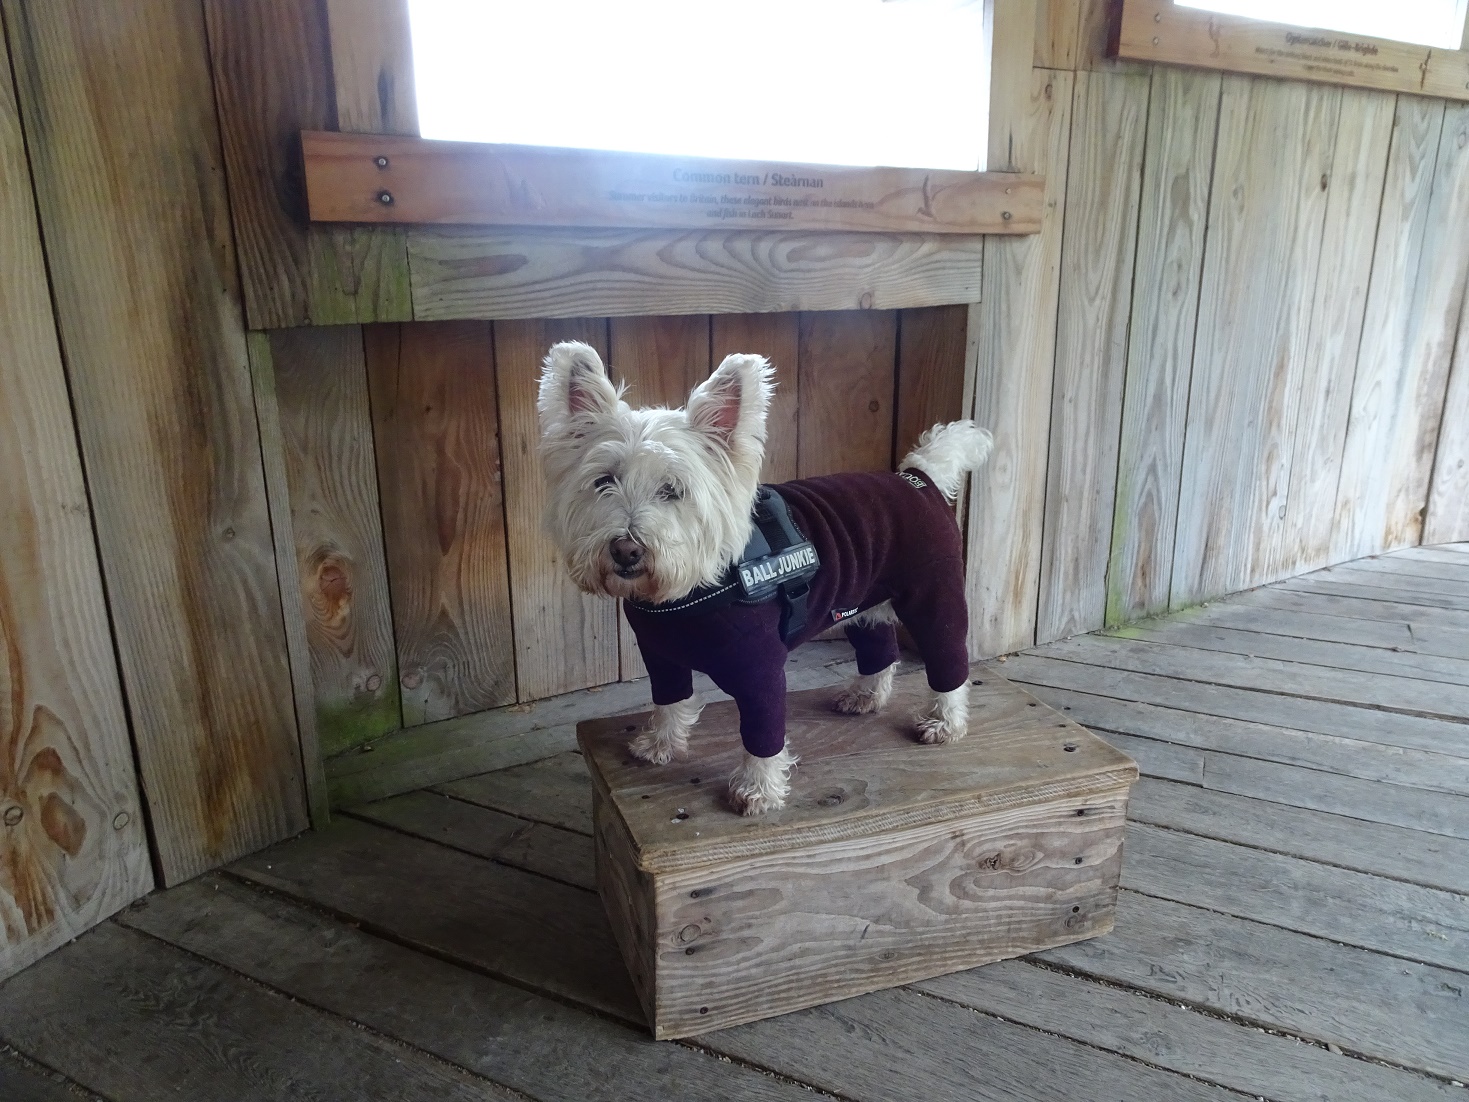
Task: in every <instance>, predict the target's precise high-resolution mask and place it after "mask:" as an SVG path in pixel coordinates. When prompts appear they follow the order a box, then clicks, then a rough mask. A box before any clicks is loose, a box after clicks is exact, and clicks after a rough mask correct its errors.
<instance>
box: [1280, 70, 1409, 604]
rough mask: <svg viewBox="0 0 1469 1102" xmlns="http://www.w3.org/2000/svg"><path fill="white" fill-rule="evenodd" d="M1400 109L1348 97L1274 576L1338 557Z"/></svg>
mask: <svg viewBox="0 0 1469 1102" xmlns="http://www.w3.org/2000/svg"><path fill="white" fill-rule="evenodd" d="M1395 106H1396V97H1395V96H1393V95H1390V94H1388V93H1384V92H1370V91H1363V90H1360V89H1344V90H1343V92H1342V105H1341V119H1340V121H1339V123H1338V124H1337V136H1336V149H1335V152H1334V155H1333V158H1332V165H1331V175H1330V179H1329V180H1328V181H1327V182H1326V184H1327V200H1326V223H1325V225H1324V227H1323V229H1322V233H1321V259H1320V261H1319V262H1318V268H1319V271H1318V274H1317V277H1316V299H1315V302H1314V304H1313V305H1312V308H1311V319H1310V339H1309V344H1308V345H1307V347H1306V357H1305V361H1304V364H1303V370H1302V378H1301V393H1300V404H1299V413H1298V414H1297V417H1296V427H1295V433H1294V437H1295V441H1294V449H1293V457H1292V462H1291V472H1290V493H1289V495H1288V497H1287V500H1286V510H1287V513H1286V518H1285V523H1283V524H1281V525H1279V526H1277V527H1276V528H1275V529H1274V532H1275V539H1274V541H1273V544H1272V545H1271V546H1270V547H1268V548H1267V551H1266V558H1265V561H1264V562H1263V563H1262V564H1261V565H1262V568H1263V571H1264V576H1265V577H1269V578H1282V577H1287V576H1289V575H1292V574H1302V573H1305V572H1306V571H1308V570H1315V569H1316V568H1318V567H1321V566H1325V565H1326V564H1327V563H1328V562H1329V561H1330V556H1331V538H1332V527H1333V525H1334V523H1335V520H1336V492H1337V482H1338V480H1339V478H1340V475H1341V462H1342V452H1343V450H1344V448H1345V446H1346V435H1347V417H1348V414H1349V412H1350V410H1351V401H1352V380H1353V378H1354V377H1355V375H1356V371H1357V357H1358V351H1359V349H1360V346H1361V341H1362V320H1363V316H1364V312H1365V310H1366V305H1367V287H1368V284H1369V282H1370V281H1371V278H1372V257H1373V253H1374V252H1375V251H1376V245H1377V232H1378V231H1377V225H1378V208H1379V207H1380V206H1381V204H1382V185H1383V177H1384V175H1385V173H1386V171H1387V154H1388V148H1389V145H1390V144H1391V141H1392V126H1393V113H1394V108H1395Z"/></svg>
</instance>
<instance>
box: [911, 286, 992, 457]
mask: <svg viewBox="0 0 1469 1102" xmlns="http://www.w3.org/2000/svg"><path fill="white" fill-rule="evenodd" d="M970 309H971V308H970V307H969V306H932V307H929V308H928V309H924V310H904V311H902V312H901V313H899V314H898V364H897V376H898V377H897V409H896V410H895V411H894V421H895V426H894V429H893V459H894V460H895V461H898V462H901V461H902V458H903V456H905V455H907V454H908V452H910V451H911V450H912V449H913V447H914V445H916V444H917V443H918V438H919V437H920V436H922V435H923V433H924V432H926V431H927V430H928V429H930V428H932V427H933V426H934V425H940V424H947V423H948V422H950V421H954V420H957V419H959V418H960V417H967V416H968V415H969V414H968V412H967V410H966V409H965V405H966V403H965V401H964V398H965V386H966V383H967V384H968V385H969V387H970V388H971V390H972V387H973V385H974V381H973V380H972V379H966V371H965V368H966V363H967V360H968V352H969V337H970V334H969V311H970ZM970 401H971V402H972V401H973V394H972V393H971V394H970ZM987 427H988V426H987Z"/></svg>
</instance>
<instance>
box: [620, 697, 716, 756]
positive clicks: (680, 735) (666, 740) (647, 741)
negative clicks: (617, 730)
mask: <svg viewBox="0 0 1469 1102" xmlns="http://www.w3.org/2000/svg"><path fill="white" fill-rule="evenodd" d="M703 710H704V702H703V701H702V700H700V699H699V694H698V693H695V694H694V695H693V696H691V697H689V698H688V699H687V700H680V701H679V702H678V703H677V704H658V705H654V707H653V718H652V719H651V720H650V721H649V722H648V729H647V730H646V731H644V732H643V733H642V734H640V735H638V737H637V738H635V739H633V740H632V741H631V742H630V743H628V746H627V748H628V751H629V752H630V753H631V754H632V756H633V757H635V758H637V759H639V760H640V761H645V762H648V763H650V764H652V765H667V764H668V763H669V762H671V761H672V760H673V759H674V758H681V757H683V756H684V755H685V754H686V753H688V749H689V731H690V730H691V729H692V728H693V726H694V724H695V723H697V722H698V719H699V713H700V712H701V711H703Z"/></svg>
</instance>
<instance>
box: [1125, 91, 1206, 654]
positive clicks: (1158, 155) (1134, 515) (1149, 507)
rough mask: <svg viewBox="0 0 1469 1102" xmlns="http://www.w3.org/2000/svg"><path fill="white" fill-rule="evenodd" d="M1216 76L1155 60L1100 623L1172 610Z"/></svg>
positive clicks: (1132, 618)
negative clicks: (1170, 596)
mask: <svg viewBox="0 0 1469 1102" xmlns="http://www.w3.org/2000/svg"><path fill="white" fill-rule="evenodd" d="M1220 80H1221V78H1220V77H1219V75H1218V74H1216V73H1196V72H1190V71H1187V70H1182V69H1172V68H1169V67H1167V66H1162V65H1160V66H1158V67H1157V68H1156V69H1155V70H1154V72H1153V76H1152V82H1153V87H1152V94H1151V99H1150V105H1149V110H1148V136H1147V145H1146V149H1145V151H1144V156H1143V166H1144V167H1143V183H1142V196H1141V200H1140V202H1139V222H1138V240H1137V261H1136V264H1135V267H1134V270H1133V287H1134V293H1133V299H1132V320H1131V324H1130V326H1129V330H1130V336H1129V340H1128V346H1127V374H1126V380H1125V383H1124V388H1123V401H1122V435H1121V440H1120V443H1119V452H1118V462H1117V495H1116V501H1115V503H1114V506H1113V512H1112V550H1111V555H1110V560H1109V563H1108V567H1107V613H1106V622H1107V624H1108V625H1116V624H1119V623H1123V622H1125V621H1128V620H1136V619H1141V618H1143V617H1146V616H1152V615H1155V614H1157V613H1159V612H1163V611H1165V610H1166V609H1167V608H1168V594H1169V588H1170V586H1171V584H1172V580H1173V544H1174V537H1175V534H1176V529H1177V521H1178V512H1177V509H1178V493H1179V486H1180V481H1181V479H1182V467H1183V438H1184V424H1185V421H1186V418H1187V414H1188V388H1189V377H1190V375H1191V373H1192V370H1193V358H1194V326H1195V323H1196V321H1197V320H1198V301H1199V278H1200V275H1201V273H1202V270H1203V263H1204V239H1205V225H1206V223H1207V220H1208V214H1209V182H1210V179H1211V177H1212V176H1213V169H1214V138H1215V130H1216V126H1217V123H1218V121H1219V93H1220Z"/></svg>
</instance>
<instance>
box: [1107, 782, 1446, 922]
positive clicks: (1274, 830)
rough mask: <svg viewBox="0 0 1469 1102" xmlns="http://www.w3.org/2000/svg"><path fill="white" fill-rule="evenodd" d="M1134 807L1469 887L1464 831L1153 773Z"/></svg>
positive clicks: (1326, 859) (1412, 879)
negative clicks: (1444, 831)
mask: <svg viewBox="0 0 1469 1102" xmlns="http://www.w3.org/2000/svg"><path fill="white" fill-rule="evenodd" d="M1342 810H1343V811H1349V810H1350V808H1344V809H1342ZM1127 814H1128V817H1129V818H1130V819H1131V820H1132V821H1133V822H1143V823H1156V824H1158V825H1159V826H1164V827H1169V828H1170V829H1174V830H1182V831H1187V832H1188V833H1190V834H1198V835H1202V836H1204V837H1206V838H1222V839H1224V840H1225V841H1227V842H1238V843H1239V844H1240V845H1245V846H1252V847H1253V848H1255V849H1261V850H1266V851H1268V852H1271V853H1287V854H1290V855H1292V856H1295V857H1305V858H1308V859H1310V860H1312V861H1319V862H1321V863H1322V864H1325V865H1336V866H1338V867H1340V868H1344V869H1356V870H1357V871H1359V872H1371V873H1376V874H1378V875H1379V876H1386V877H1391V878H1392V879H1394V880H1403V881H1406V882H1408V883H1410V884H1422V885H1423V886H1424V887H1429V888H1442V889H1443V890H1444V891H1450V892H1458V893H1459V894H1460V895H1466V894H1469V842H1465V841H1464V840H1463V839H1460V838H1446V837H1444V836H1443V835H1441V834H1426V833H1424V832H1423V831H1421V830H1409V829H1407V828H1405V827H1396V826H1388V825H1386V824H1383V823H1369V822H1365V821H1364V820H1361V819H1355V818H1351V817H1349V816H1348V815H1345V814H1340V813H1335V812H1329V811H1315V810H1311V809H1309V808H1299V807H1290V806H1288V805H1286V804H1280V803H1275V804H1271V803H1266V802H1265V801H1263V800H1257V799H1252V798H1250V797H1248V796H1236V795H1233V794H1232V793H1227V792H1211V791H1209V790H1207V789H1203V788H1198V787H1196V786H1192V785H1182V784H1172V783H1170V782H1168V781H1162V780H1154V779H1151V778H1148V777H1144V778H1143V779H1142V780H1140V781H1138V783H1137V784H1136V785H1134V786H1133V790H1132V796H1131V799H1130V800H1129V801H1128V805H1127Z"/></svg>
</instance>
